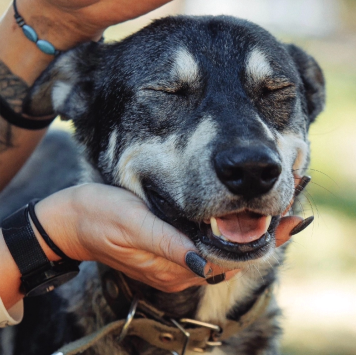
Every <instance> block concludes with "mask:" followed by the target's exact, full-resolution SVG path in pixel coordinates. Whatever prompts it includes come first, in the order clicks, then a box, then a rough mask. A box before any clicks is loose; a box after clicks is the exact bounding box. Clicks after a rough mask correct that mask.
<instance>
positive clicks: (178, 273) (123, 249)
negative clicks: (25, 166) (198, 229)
mask: <svg viewBox="0 0 356 355" xmlns="http://www.w3.org/2000/svg"><path fill="white" fill-rule="evenodd" d="M36 213H37V215H38V218H39V220H40V222H41V223H42V225H43V227H44V229H45V230H46V232H47V233H48V234H49V236H50V237H51V238H52V239H53V241H54V243H55V244H57V245H58V247H59V248H60V249H62V251H63V252H64V253H65V254H66V255H68V256H69V257H71V258H73V259H76V260H95V261H99V262H102V263H104V264H106V265H109V266H110V267H112V268H114V269H117V270H120V271H122V272H124V273H125V274H127V275H128V276H129V277H132V278H133V279H136V280H139V281H142V282H144V283H146V284H148V285H150V286H153V287H155V288H158V289H160V290H162V291H165V292H177V291H180V290H183V289H186V288H188V287H191V286H195V285H204V284H206V281H205V279H203V278H201V277H198V276H196V275H195V274H194V273H192V272H191V271H190V270H189V269H188V268H187V266H186V264H185V256H186V253H187V252H188V251H190V250H193V251H196V248H195V246H194V245H193V243H192V242H191V241H190V240H189V239H188V238H187V237H186V236H184V235H183V234H181V233H180V232H178V231H177V230H176V229H175V228H173V227H171V226H170V225H168V224H167V223H165V222H163V221H161V220H159V219H158V218H157V217H156V216H154V215H153V214H152V213H151V212H150V211H149V210H148V208H147V206H146V205H145V204H144V202H143V201H142V200H141V199H139V198H138V197H136V196H135V195H133V194H132V193H131V192H128V191H126V190H124V189H121V188H116V187H112V186H106V185H101V184H86V185H81V186H76V187H72V188H69V189H66V190H62V191H60V192H58V193H56V194H54V195H51V196H49V197H47V198H46V199H44V200H42V201H41V202H39V203H38V204H37V205H36ZM299 222H300V218H299V217H285V218H283V219H282V220H281V223H280V226H279V227H278V229H277V233H276V240H277V246H279V245H281V244H283V243H284V242H285V241H287V240H288V239H289V232H290V230H291V229H293V227H294V226H295V225H297V224H298V223H299ZM38 238H39V239H41V237H39V236H38ZM40 242H41V246H42V247H43V249H44V250H45V252H46V254H47V256H48V257H49V258H50V259H51V260H58V259H59V257H58V256H56V255H55V254H54V253H53V252H52V251H51V250H50V249H49V248H48V247H47V246H46V245H45V244H44V242H43V241H42V240H40ZM210 266H211V268H212V271H213V274H215V275H216V274H219V273H222V272H224V271H225V270H221V268H219V267H218V266H216V265H210ZM238 272H239V270H232V271H228V272H226V279H227V280H229V279H230V278H231V277H233V276H234V275H235V274H236V273H238Z"/></svg>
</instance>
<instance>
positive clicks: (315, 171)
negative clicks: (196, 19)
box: [0, 0, 356, 355]
mask: <svg viewBox="0 0 356 355" xmlns="http://www.w3.org/2000/svg"><path fill="white" fill-rule="evenodd" d="M8 3H9V1H8V0H1V1H0V13H2V12H3V11H4V9H5V8H6V6H7V4H8ZM177 13H188V14H221V13H225V14H232V15H235V16H238V17H244V18H248V19H250V20H252V21H254V22H256V23H259V24H261V25H262V26H264V27H266V28H267V29H269V30H270V31H271V32H272V33H273V34H274V35H276V36H277V37H278V38H280V39H281V40H283V41H286V42H293V43H296V44H298V45H300V46H301V47H303V48H304V49H305V50H306V51H307V52H308V53H310V54H311V55H313V56H314V57H315V59H316V60H317V61H318V62H319V64H320V65H321V67H322V68H323V70H324V74H325V77H326V82H327V104H326V108H325V111H324V112H323V113H322V114H321V115H320V116H319V117H318V119H317V122H316V123H315V124H314V125H313V126H312V128H311V131H310V140H311V142H312V144H311V148H312V161H311V167H310V172H309V173H310V175H311V176H312V183H311V184H310V186H309V187H308V189H307V191H306V193H305V197H306V199H305V202H304V203H303V206H302V207H303V214H304V216H309V215H314V216H315V221H314V224H313V225H312V226H311V227H309V228H308V229H307V230H306V231H304V232H303V233H301V234H298V235H297V236H296V237H295V238H294V241H293V242H292V243H291V245H290V248H289V254H288V258H287V261H286V263H285V265H284V266H283V267H282V273H281V282H280V286H279V289H278V295H279V303H280V305H281V306H282V307H283V309H284V318H283V327H284V329H285V334H284V337H283V342H282V343H283V353H284V354H285V355H302V354H303V355H305V354H308V355H351V354H352V355H355V354H356V282H355V279H356V278H355V272H356V238H355V234H356V232H355V231H356V218H355V217H356V187H355V184H354V182H355V181H356V163H355V160H356V1H355V0H249V1H246V0H245V1H243V0H219V1H216V0H186V1H183V0H182V1H180V0H175V1H173V2H172V3H171V4H168V5H166V6H164V7H162V8H161V9H159V10H156V11H154V12H152V13H150V14H149V15H146V16H144V17H142V18H140V19H137V20H133V21H129V22H126V23H124V24H121V25H118V26H115V27H112V28H110V29H109V30H107V32H106V34H105V36H106V38H107V39H108V40H112V39H113V40H115V39H116V40H117V39H120V38H122V37H124V36H126V35H128V34H130V33H133V32H134V31H136V30H137V29H139V28H141V27H142V26H144V25H146V24H147V23H149V21H151V20H152V19H153V18H157V17H162V16H164V15H167V14H177ZM57 126H62V127H64V128H65V129H67V128H68V125H65V124H63V123H57Z"/></svg>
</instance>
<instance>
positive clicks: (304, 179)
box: [294, 175, 311, 197]
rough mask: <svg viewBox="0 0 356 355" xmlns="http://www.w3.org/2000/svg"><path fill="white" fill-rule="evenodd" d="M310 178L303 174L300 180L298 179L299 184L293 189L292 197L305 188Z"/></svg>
mask: <svg viewBox="0 0 356 355" xmlns="http://www.w3.org/2000/svg"><path fill="white" fill-rule="evenodd" d="M310 180H311V177H310V176H308V175H304V176H303V177H302V178H301V179H300V181H299V184H298V186H297V187H296V188H295V191H294V197H297V196H299V195H300V193H301V192H302V191H303V190H304V189H305V188H306V186H307V185H308V184H309V182H310Z"/></svg>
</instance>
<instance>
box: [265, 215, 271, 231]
mask: <svg viewBox="0 0 356 355" xmlns="http://www.w3.org/2000/svg"><path fill="white" fill-rule="evenodd" d="M271 220H272V216H267V218H266V226H267V228H266V229H268V227H269V225H270V224H271Z"/></svg>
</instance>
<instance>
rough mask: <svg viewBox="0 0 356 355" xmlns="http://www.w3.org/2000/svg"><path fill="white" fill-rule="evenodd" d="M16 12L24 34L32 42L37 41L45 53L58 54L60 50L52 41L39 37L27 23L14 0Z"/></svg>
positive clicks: (39, 47)
mask: <svg viewBox="0 0 356 355" xmlns="http://www.w3.org/2000/svg"><path fill="white" fill-rule="evenodd" d="M13 6H14V12H15V15H14V17H15V20H16V22H17V24H18V25H19V26H20V27H21V28H22V31H23V33H24V35H25V36H26V37H27V38H28V39H29V40H30V41H32V42H34V43H36V45H37V47H38V49H40V50H41V51H42V52H43V53H46V54H49V55H55V56H56V55H58V54H59V53H60V51H58V50H57V49H56V48H54V46H53V44H52V43H49V42H48V41H45V40H43V39H38V36H37V33H36V31H35V30H34V29H33V28H32V27H31V26H29V25H27V24H26V22H25V20H24V19H23V17H22V16H21V15H20V14H19V12H18V10H17V6H16V0H14V2H13Z"/></svg>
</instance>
